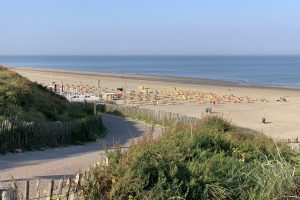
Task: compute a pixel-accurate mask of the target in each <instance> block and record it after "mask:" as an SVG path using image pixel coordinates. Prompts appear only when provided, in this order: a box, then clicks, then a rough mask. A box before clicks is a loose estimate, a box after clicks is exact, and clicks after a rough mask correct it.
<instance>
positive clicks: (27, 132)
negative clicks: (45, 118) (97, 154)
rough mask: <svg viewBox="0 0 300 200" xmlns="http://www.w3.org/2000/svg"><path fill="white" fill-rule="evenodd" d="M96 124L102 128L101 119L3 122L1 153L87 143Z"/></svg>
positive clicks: (0, 132)
mask: <svg viewBox="0 0 300 200" xmlns="http://www.w3.org/2000/svg"><path fill="white" fill-rule="evenodd" d="M95 123H98V124H99V125H100V126H102V122H101V118H100V117H92V118H89V119H86V120H84V121H80V122H75V121H74V122H42V123H35V122H23V121H2V122H0V153H5V152H14V151H16V149H19V150H22V149H29V150H30V149H32V148H40V147H53V146H57V145H61V144H71V143H73V141H74V140H80V141H85V140H86V139H88V134H89V133H88V131H89V127H90V126H92V125H93V124H95Z"/></svg>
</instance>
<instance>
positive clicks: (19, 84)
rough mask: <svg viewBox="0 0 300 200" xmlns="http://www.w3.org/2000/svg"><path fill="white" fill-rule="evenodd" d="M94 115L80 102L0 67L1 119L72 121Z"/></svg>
mask: <svg viewBox="0 0 300 200" xmlns="http://www.w3.org/2000/svg"><path fill="white" fill-rule="evenodd" d="M90 114H92V109H91V108H88V109H83V106H82V105H80V104H74V103H69V102H68V101H67V100H66V99H65V98H64V97H62V96H60V95H57V94H56V93H54V92H51V91H49V90H47V89H46V88H45V87H43V86H42V85H39V84H37V83H33V82H31V81H29V80H28V79H26V78H24V77H22V76H21V75H19V74H17V73H15V72H12V71H10V70H8V69H7V68H5V67H1V66H0V120H5V119H17V120H22V121H36V122H43V121H71V120H74V119H80V118H83V117H86V116H88V115H90Z"/></svg>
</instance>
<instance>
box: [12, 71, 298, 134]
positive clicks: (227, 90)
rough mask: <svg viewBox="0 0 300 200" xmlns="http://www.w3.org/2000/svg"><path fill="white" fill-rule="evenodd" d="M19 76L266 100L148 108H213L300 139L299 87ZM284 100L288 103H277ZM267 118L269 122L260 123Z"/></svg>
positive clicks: (196, 111)
mask: <svg viewBox="0 0 300 200" xmlns="http://www.w3.org/2000/svg"><path fill="white" fill-rule="evenodd" d="M12 70H15V71H16V72H18V73H19V74H21V75H22V76H24V77H27V78H28V79H30V80H31V81H36V82H38V83H41V84H45V85H47V84H50V82H52V81H55V82H57V83H61V82H63V84H74V85H80V84H81V85H88V86H97V85H98V80H100V86H101V87H107V88H118V87H125V88H126V89H127V90H137V89H138V87H139V86H141V85H143V86H145V87H147V88H150V89H153V90H158V89H164V90H168V89H174V88H177V89H178V88H180V89H182V90H198V91H202V92H210V93H216V94H222V95H232V94H233V95H236V96H247V97H251V98H255V99H266V100H267V101H268V102H262V101H256V102H254V103H245V102H243V103H226V104H216V105H213V104H207V103H206V104H196V103H191V102H186V103H185V102H183V103H180V104H178V105H156V106H154V105H153V106H152V105H147V106H146V107H149V108H152V109H160V110H163V111H168V112H174V113H179V114H182V115H188V116H195V117H201V116H203V115H205V108H206V107H211V108H212V109H213V112H214V113H217V114H219V115H222V116H224V117H225V118H227V119H229V120H231V121H232V122H233V123H234V124H236V125H238V126H241V127H246V128H251V129H255V130H257V131H260V132H263V133H264V134H266V135H269V136H271V137H273V138H276V139H287V138H296V137H298V136H300V128H299V126H298V123H299V122H300V90H299V89H297V88H281V87H267V86H263V87H260V86H253V87H252V86H251V87H250V86H241V85H238V84H235V83H232V82H227V81H215V80H208V79H198V78H180V77H162V76H144V75H132V74H130V75H129V74H109V73H91V72H89V73H88V72H73V71H55V70H44V69H27V68H14V69H12ZM280 97H285V98H286V100H287V102H278V101H277V100H278V99H279V98H280ZM263 117H265V118H266V120H267V123H265V124H263V123H261V121H262V118H263Z"/></svg>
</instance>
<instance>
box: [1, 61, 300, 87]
mask: <svg viewBox="0 0 300 200" xmlns="http://www.w3.org/2000/svg"><path fill="white" fill-rule="evenodd" d="M0 63H1V64H3V65H7V66H11V67H36V68H45V69H60V70H78V71H89V72H112V73H130V74H146V75H164V76H182V77H199V78H209V79H216V80H230V81H234V82H238V83H240V84H247V85H282V86H300V56H0Z"/></svg>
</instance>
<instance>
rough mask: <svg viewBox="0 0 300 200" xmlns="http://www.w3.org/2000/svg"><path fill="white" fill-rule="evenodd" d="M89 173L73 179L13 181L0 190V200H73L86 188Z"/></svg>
mask: <svg viewBox="0 0 300 200" xmlns="http://www.w3.org/2000/svg"><path fill="white" fill-rule="evenodd" d="M90 178H91V176H90V172H89V171H85V172H84V173H78V174H77V175H76V176H75V178H74V179H71V178H63V179H60V180H53V179H51V180H46V181H47V183H48V184H45V183H44V182H43V184H41V183H42V182H41V180H40V179H37V180H25V181H13V180H12V182H11V184H9V186H7V187H4V188H2V189H1V188H0V200H42V199H45V200H54V199H55V200H73V199H75V198H76V197H77V196H78V192H79V191H80V190H81V189H82V188H83V187H87V183H88V180H89V179H90ZM22 189H23V190H22Z"/></svg>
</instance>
